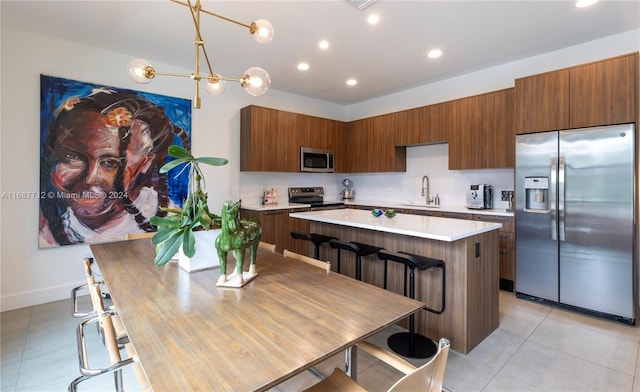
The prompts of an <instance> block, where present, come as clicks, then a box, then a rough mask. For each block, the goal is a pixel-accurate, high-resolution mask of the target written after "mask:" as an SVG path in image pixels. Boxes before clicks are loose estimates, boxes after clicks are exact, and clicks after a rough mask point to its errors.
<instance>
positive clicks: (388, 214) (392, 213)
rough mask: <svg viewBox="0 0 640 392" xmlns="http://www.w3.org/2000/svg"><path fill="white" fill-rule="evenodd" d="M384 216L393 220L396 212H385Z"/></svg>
mask: <svg viewBox="0 0 640 392" xmlns="http://www.w3.org/2000/svg"><path fill="white" fill-rule="evenodd" d="M384 216H386V217H387V218H393V217H394V216H396V211H395V210H391V209H389V210H386V211H385V212H384Z"/></svg>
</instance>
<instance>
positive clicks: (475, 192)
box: [465, 184, 493, 210]
mask: <svg viewBox="0 0 640 392" xmlns="http://www.w3.org/2000/svg"><path fill="white" fill-rule="evenodd" d="M465 207H467V208H471V209H477V210H482V209H491V208H493V187H492V186H491V185H487V184H477V185H470V186H469V190H467V204H466V205H465Z"/></svg>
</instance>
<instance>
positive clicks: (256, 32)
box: [249, 19, 273, 44]
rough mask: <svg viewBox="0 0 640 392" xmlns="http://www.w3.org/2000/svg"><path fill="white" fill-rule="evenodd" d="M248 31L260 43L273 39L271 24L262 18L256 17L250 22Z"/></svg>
mask: <svg viewBox="0 0 640 392" xmlns="http://www.w3.org/2000/svg"><path fill="white" fill-rule="evenodd" d="M249 32H250V33H251V35H252V36H253V39H254V40H255V41H256V42H258V43H261V44H267V43H269V42H271V40H272V39H273V26H272V25H271V23H269V21H267V20H264V19H258V20H256V21H255V22H253V23H251V26H250V27H249Z"/></svg>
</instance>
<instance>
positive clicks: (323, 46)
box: [318, 39, 329, 50]
mask: <svg viewBox="0 0 640 392" xmlns="http://www.w3.org/2000/svg"><path fill="white" fill-rule="evenodd" d="M318 47H319V48H320V49H324V50H326V49H329V41H327V40H324V39H323V40H322V41H320V42H318Z"/></svg>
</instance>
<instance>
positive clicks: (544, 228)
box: [515, 124, 637, 324]
mask: <svg viewBox="0 0 640 392" xmlns="http://www.w3.org/2000/svg"><path fill="white" fill-rule="evenodd" d="M634 146H635V128H634V125H633V124H626V125H615V126H606V127H594V128H587V129H576V130H567V131H557V132H543V133H533V134H527V135H518V136H517V138H516V170H515V188H516V197H515V201H516V203H515V217H516V219H515V221H516V295H517V296H519V297H524V298H529V299H535V300H541V301H549V302H552V303H557V304H561V305H565V306H567V307H570V308H573V309H575V310H578V311H583V312H587V313H590V314H593V315H596V316H599V317H604V318H609V319H613V320H617V321H621V322H625V323H628V324H635V323H636V309H637V293H636V292H635V289H634V288H635V287H636V271H635V263H634V254H635V249H634V237H635V224H634V216H635V210H634V209H635V205H636V199H635V198H636V196H635V194H634V184H635V179H634V178H635V173H634V162H635V147H634Z"/></svg>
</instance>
